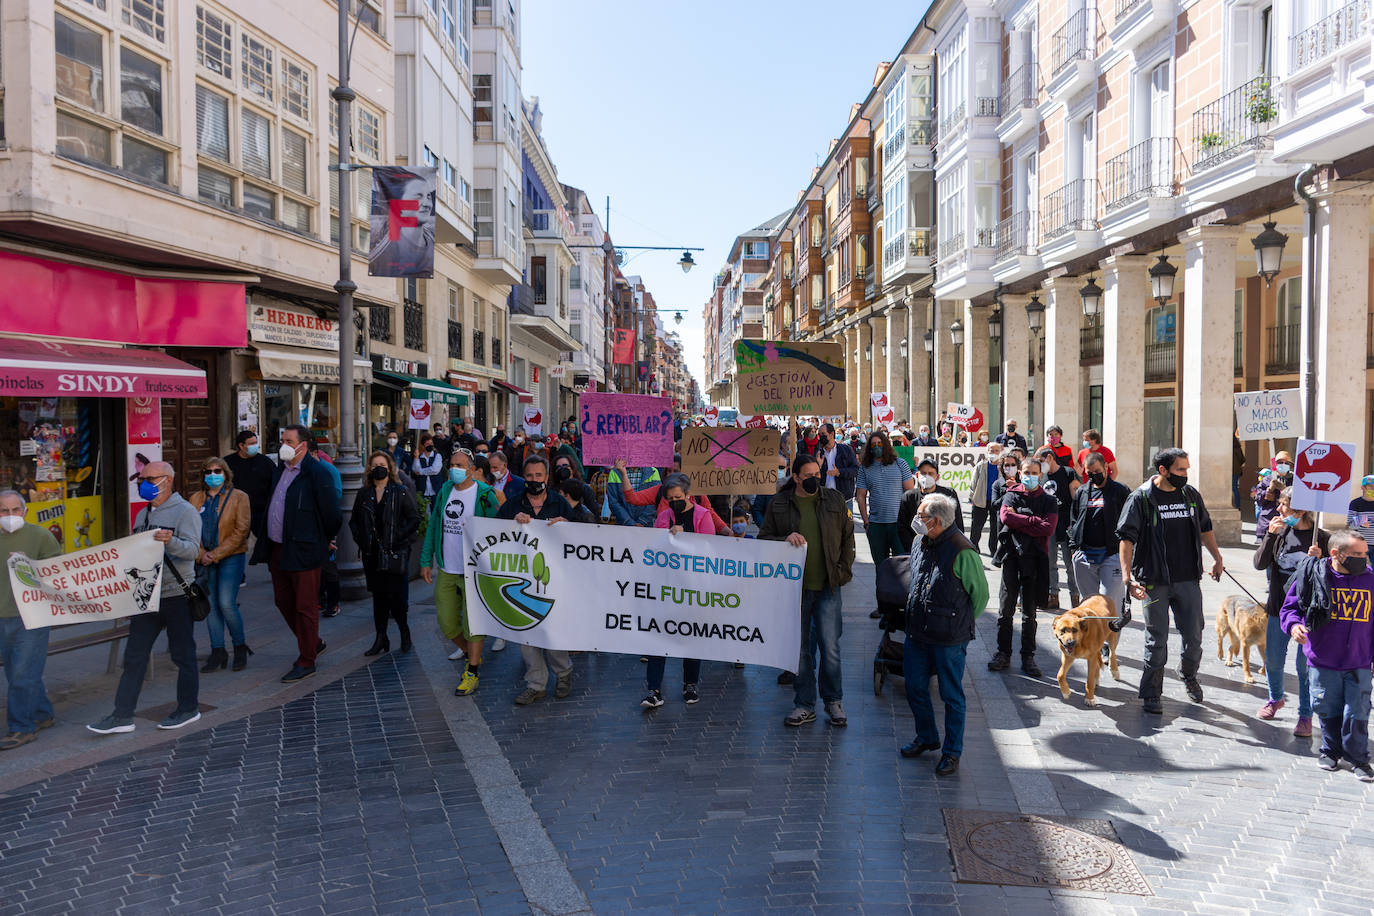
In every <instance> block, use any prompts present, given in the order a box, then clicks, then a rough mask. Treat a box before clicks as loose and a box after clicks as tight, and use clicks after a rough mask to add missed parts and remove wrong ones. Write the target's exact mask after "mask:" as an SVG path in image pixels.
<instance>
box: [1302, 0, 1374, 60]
mask: <svg viewBox="0 0 1374 916" xmlns="http://www.w3.org/2000/svg"><path fill="white" fill-rule="evenodd" d="M1371 20H1374V0H1354V2H1353V3H1347V4H1346V5H1345V6H1343V7H1341V8H1340V9H1338V10H1337V11H1336V12H1334V13H1332V14H1331V15H1330V16H1327V17H1326V18H1325V19H1323V20H1321V21H1320V22H1318V23H1317V24H1316V25H1313V26H1312V27H1310V28H1307V29H1304V30H1303V31H1301V32H1299V33H1298V34H1296V35H1294V36H1293V37H1292V38H1290V39H1289V40H1288V68H1289V72H1290V73H1292V72H1295V71H1297V70H1301V69H1302V68H1303V67H1306V66H1307V65H1309V64H1313V63H1316V62H1317V61H1319V60H1321V59H1322V58H1324V57H1327V56H1328V55H1331V54H1335V53H1336V52H1337V51H1338V50H1340V49H1341V48H1343V47H1345V46H1346V45H1348V44H1350V43H1352V42H1354V41H1355V40H1356V39H1358V38H1360V36H1362V35H1365V34H1367V33H1368V32H1369V30H1370V23H1371Z"/></svg>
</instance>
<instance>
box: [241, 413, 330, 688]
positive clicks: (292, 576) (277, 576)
mask: <svg viewBox="0 0 1374 916" xmlns="http://www.w3.org/2000/svg"><path fill="white" fill-rule="evenodd" d="M309 437H310V430H308V429H306V428H305V427H304V426H301V425H299V424H293V425H291V426H287V427H284V428H283V429H282V431H281V448H280V449H278V451H277V457H278V458H279V459H280V460H281V464H280V465H278V467H277V475H276V480H275V481H274V484H273V488H272V499H271V502H269V503H268V507H267V524H266V526H265V528H266V530H265V531H264V532H263V533H264V537H262V538H260V539H259V540H258V543H257V547H256V548H255V549H254V551H253V560H252V562H253V563H254V564H257V563H263V562H265V563H267V566H268V569H269V570H271V573H272V592H273V596H274V598H275V600H276V604H277V610H278V611H280V612H281V615H282V617H283V618H284V619H285V620H286V625H287V626H288V627H290V628H291V632H292V633H294V634H295V635H296V647H297V651H298V653H299V654H298V655H297V657H296V661H295V663H294V664H293V665H292V666H291V670H290V671H288V672H287V673H286V675H285V676H283V677H282V681H283V682H284V683H291V682H293V681H299V680H301V679H303V678H307V677H311V676H312V675H314V673H315V659H316V658H317V657H318V656H319V654H320V653H321V652H323V651H324V649H325V644H324V643H323V642H321V641H320V577H321V574H322V569H323V567H324V564H325V563H326V562H327V561H328V560H329V553H330V543H331V542H332V541H333V540H334V536H335V535H336V534H338V533H339V528H340V527H341V526H342V525H343V512H342V511H341V510H340V508H339V499H338V497H337V496H335V495H334V483H333V481H332V480H331V479H330V477H329V474H328V472H327V471H325V469H324V468H323V467H322V466H321V463H320V461H319V459H317V458H314V457H312V456H311V455H310V454H308V448H307V440H308V439H309Z"/></svg>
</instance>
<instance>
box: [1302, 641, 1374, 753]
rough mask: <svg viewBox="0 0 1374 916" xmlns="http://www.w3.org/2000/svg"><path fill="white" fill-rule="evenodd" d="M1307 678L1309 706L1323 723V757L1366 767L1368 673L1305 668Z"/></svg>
mask: <svg viewBox="0 0 1374 916" xmlns="http://www.w3.org/2000/svg"><path fill="white" fill-rule="evenodd" d="M1298 651H1299V652H1301V651H1302V650H1301V649H1299V650H1298ZM1307 674H1308V678H1309V679H1310V680H1311V682H1312V703H1313V706H1314V708H1315V709H1316V712H1317V717H1318V718H1320V719H1321V720H1322V753H1323V754H1325V755H1326V756H1327V757H1330V758H1331V759H1332V760H1340V759H1342V758H1344V759H1346V760H1349V761H1350V762H1351V763H1353V764H1357V765H1358V764H1362V763H1369V691H1370V674H1369V669H1368V668H1356V669H1355V670H1353V671H1337V670H1333V669H1330V668H1318V667H1317V666H1316V665H1308V666H1307Z"/></svg>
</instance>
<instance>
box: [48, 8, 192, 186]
mask: <svg viewBox="0 0 1374 916" xmlns="http://www.w3.org/2000/svg"><path fill="white" fill-rule="evenodd" d="M121 29H122V30H123V31H121ZM132 34H137V35H139V36H140V37H145V36H143V29H142V27H141V26H139V25H136V24H134V23H129V24H128V25H121V26H119V27H116V28H114V29H112V30H107V29H105V28H101V27H98V26H96V25H94V24H92V23H88V22H86V21H84V20H79V19H77V18H76V17H74V16H66V15H63V14H62V13H55V14H54V16H53V39H54V51H55V54H54V68H55V77H56V81H55V87H54V88H55V89H56V96H57V112H56V123H57V143H56V150H57V154H58V155H59V156H62V157H63V158H66V159H72V160H75V161H78V162H82V163H85V164H87V165H95V166H99V167H102V168H106V169H113V170H116V171H119V172H121V173H123V174H124V175H126V176H128V177H131V178H134V179H137V180H140V181H145V182H154V183H156V184H159V185H166V184H167V183H168V177H169V175H168V166H167V161H168V155H169V153H170V152H171V151H172V149H173V146H172V144H170V143H169V142H168V141H167V140H166V138H165V137H164V133H165V130H164V121H165V116H166V115H165V112H166V108H167V100H166V97H165V95H164V85H165V72H166V68H167V64H166V61H164V60H161V59H158V58H155V57H153V56H151V55H149V54H148V53H147V52H146V50H145V49H144V48H142V47H139V46H138V45H136V44H133V43H129V44H126V43H125V37H124V36H125V35H132ZM116 65H117V67H118V69H117V70H115V66H116Z"/></svg>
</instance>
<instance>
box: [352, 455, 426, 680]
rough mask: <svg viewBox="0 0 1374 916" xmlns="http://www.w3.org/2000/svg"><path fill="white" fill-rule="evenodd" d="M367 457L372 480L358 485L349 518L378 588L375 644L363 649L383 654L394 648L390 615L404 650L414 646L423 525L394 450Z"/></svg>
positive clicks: (372, 585) (372, 586)
mask: <svg viewBox="0 0 1374 916" xmlns="http://www.w3.org/2000/svg"><path fill="white" fill-rule="evenodd" d="M367 463H368V474H367V479H368V483H369V484H370V486H363V487H359V488H358V496H357V498H356V499H355V500H354V501H353V514H352V515H351V516H349V519H348V529H349V531H350V532H351V533H352V535H353V541H354V543H356V544H357V545H358V556H359V557H360V558H361V560H362V564H363V574H364V575H365V576H366V577H367V590H368V591H369V592H370V593H371V594H372V624H373V627H374V629H375V630H376V631H377V638H376V639H374V640H373V641H372V647H371V648H369V649H368V650H367V651H366V652H364V653H363V654H364V655H369V656H370V655H381V654H382V653H383V652H387V651H389V650H390V649H391V643H390V641H389V640H388V639H387V621H388V620H395V621H396V627H397V629H398V630H399V631H400V635H401V651H402V652H409V651H410V646H411V642H410V626H409V624H408V623H407V620H406V617H407V612H408V610H409V607H410V542H411V540H412V539H413V538H414V536H415V532H416V531H417V530H418V529H419V527H420V515H419V511H418V509H417V508H416V505H415V500H414V499H413V498H412V497H411V496H410V495H409V494H408V493H407V492H406V488H405V487H404V486H402V484H401V481H400V479H399V477H397V474H396V464H395V459H394V458H393V457H392V453H391V452H383V451H377V452H373V453H372V455H371V456H370V457H369V458H368V459H367Z"/></svg>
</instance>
